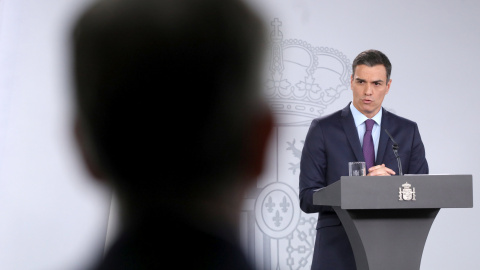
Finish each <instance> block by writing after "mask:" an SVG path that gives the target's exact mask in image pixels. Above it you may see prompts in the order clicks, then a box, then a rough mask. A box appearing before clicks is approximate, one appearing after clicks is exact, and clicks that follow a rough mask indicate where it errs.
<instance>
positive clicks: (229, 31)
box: [72, 0, 265, 196]
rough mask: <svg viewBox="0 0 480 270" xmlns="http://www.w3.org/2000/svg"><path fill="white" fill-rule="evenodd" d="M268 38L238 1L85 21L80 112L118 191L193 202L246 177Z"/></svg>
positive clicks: (77, 69) (79, 50) (120, 1)
mask: <svg viewBox="0 0 480 270" xmlns="http://www.w3.org/2000/svg"><path fill="white" fill-rule="evenodd" d="M264 31H265V29H264V24H263V21H261V18H260V17H259V16H258V15H257V14H256V13H254V12H253V11H252V10H251V9H250V8H249V7H247V6H246V5H245V4H244V3H243V2H241V1H237V0H201V1H199V0H163V1H157V0H116V1H113V0H110V1H109V0H106V1H99V2H98V3H97V4H95V5H94V6H93V7H91V8H89V10H87V11H86V12H84V13H82V16H81V17H80V18H79V20H78V22H77V23H76V25H75V28H74V35H73V39H72V40H73V48H74V50H73V65H74V74H73V75H74V81H75V98H76V100H75V101H76V105H77V112H78V115H79V117H80V119H81V122H82V123H83V125H84V129H85V130H86V131H87V135H88V136H89V139H90V142H91V145H92V149H93V150H92V151H94V152H95V156H97V157H98V162H99V163H100V164H101V165H102V168H104V169H105V170H106V171H107V172H108V173H109V174H110V176H111V178H113V179H115V181H118V183H116V184H118V185H119V186H122V189H137V188H140V187H141V188H142V189H143V190H154V189H158V191H157V192H158V193H159V196H163V195H168V194H178V192H180V191H183V192H182V193H181V194H184V193H185V194H189V192H190V191H192V192H194V190H195V189H197V190H199V189H200V188H201V187H205V188H207V187H208V188H211V186H212V185H211V184H209V183H207V182H205V181H215V180H216V179H215V177H211V176H212V175H226V174H227V173H229V172H230V171H232V169H233V170H235V169H237V168H236V166H238V163H239V159H240V158H241V157H240V154H239V153H240V152H241V150H242V147H243V143H244V141H242V140H244V135H245V128H246V126H247V125H248V123H247V121H248V120H247V119H248V115H247V114H248V113H250V111H252V113H253V111H254V107H255V106H256V104H254V103H253V102H254V101H258V98H257V97H253V96H255V95H257V94H258V93H259V92H260V91H259V89H258V85H259V84H257V83H258V81H259V80H260V78H258V75H257V74H260V72H259V71H260V67H261V61H262V55H263V50H264V46H263V45H264V40H263V39H264ZM160 176H161V177H160ZM160 179H163V180H162V181H163V182H162V183H159V182H160ZM158 186H161V188H158Z"/></svg>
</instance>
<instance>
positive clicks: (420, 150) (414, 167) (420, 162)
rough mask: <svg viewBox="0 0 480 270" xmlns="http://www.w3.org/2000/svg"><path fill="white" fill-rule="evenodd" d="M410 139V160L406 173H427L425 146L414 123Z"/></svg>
mask: <svg viewBox="0 0 480 270" xmlns="http://www.w3.org/2000/svg"><path fill="white" fill-rule="evenodd" d="M413 134H414V135H413V136H414V137H413V140H412V151H411V153H410V162H409V168H408V172H407V173H408V174H428V173H429V169H428V162H427V159H426V157H425V147H424V145H423V142H422V138H421V136H420V132H419V130H418V125H417V124H416V123H415V125H414V132H413Z"/></svg>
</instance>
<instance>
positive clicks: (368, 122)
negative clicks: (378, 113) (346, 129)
mask: <svg viewBox="0 0 480 270" xmlns="http://www.w3.org/2000/svg"><path fill="white" fill-rule="evenodd" d="M374 124H375V121H374V120H372V119H367V120H366V121H365V125H366V127H367V131H372V129H373V125H374Z"/></svg>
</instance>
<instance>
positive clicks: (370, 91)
mask: <svg viewBox="0 0 480 270" xmlns="http://www.w3.org/2000/svg"><path fill="white" fill-rule="evenodd" d="M372 94H373V85H371V84H367V86H366V87H365V95H366V96H371V95H372Z"/></svg>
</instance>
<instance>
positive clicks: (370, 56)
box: [352, 49, 392, 82]
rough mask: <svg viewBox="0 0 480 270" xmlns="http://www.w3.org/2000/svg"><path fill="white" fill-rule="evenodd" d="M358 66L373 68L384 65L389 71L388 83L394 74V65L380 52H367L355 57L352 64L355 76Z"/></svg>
mask: <svg viewBox="0 0 480 270" xmlns="http://www.w3.org/2000/svg"><path fill="white" fill-rule="evenodd" d="M358 65H366V66H367V67H373V66H376V65H383V66H384V67H385V70H386V71H387V82H388V81H389V80H390V74H391V73H392V64H391V63H390V60H388V57H387V56H386V55H385V54H384V53H383V52H381V51H378V50H373V49H371V50H366V51H363V52H361V53H360V54H358V55H357V57H355V60H353V64H352V74H353V75H354V76H355V68H356V67H357V66H358Z"/></svg>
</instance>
